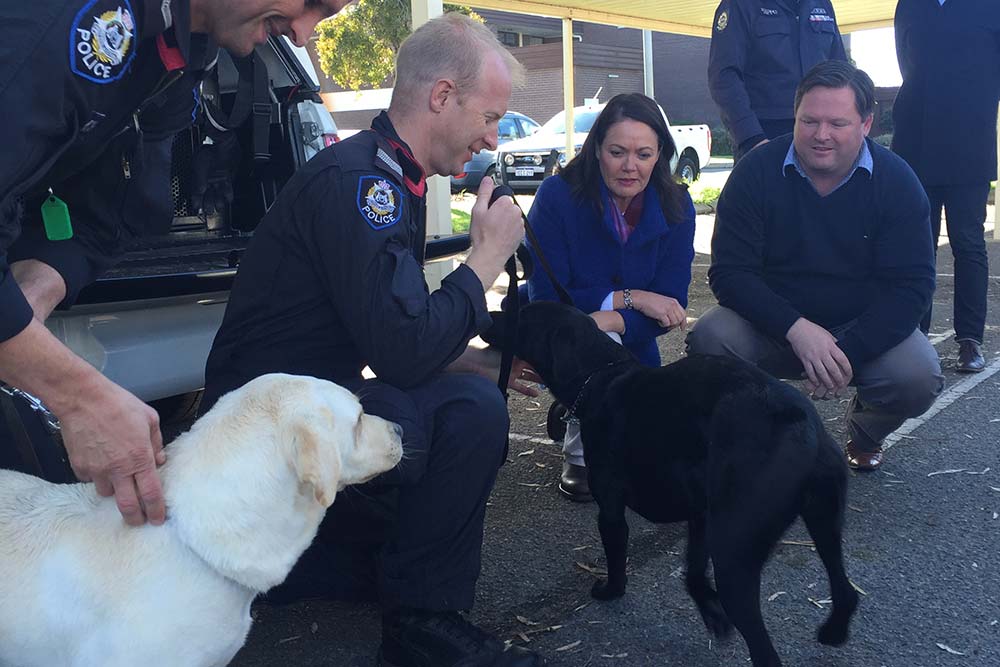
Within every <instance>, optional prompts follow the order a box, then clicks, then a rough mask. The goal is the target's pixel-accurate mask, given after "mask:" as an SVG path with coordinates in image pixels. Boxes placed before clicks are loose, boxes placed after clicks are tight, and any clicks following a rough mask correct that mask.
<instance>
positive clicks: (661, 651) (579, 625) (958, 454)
mask: <svg viewBox="0 0 1000 667" xmlns="http://www.w3.org/2000/svg"><path fill="white" fill-rule="evenodd" d="M994 215H995V214H994ZM710 224H711V216H700V217H699V226H700V227H701V231H700V233H699V238H700V239H701V241H700V242H699V248H698V249H699V254H698V255H697V257H696V258H695V262H694V264H695V266H694V280H693V282H692V286H691V295H690V304H691V305H690V310H689V314H690V315H691V316H692V317H697V316H698V315H700V314H701V313H703V312H704V311H705V310H707V309H708V308H709V307H710V306H711V305H713V304H714V303H715V301H714V298H713V297H712V295H711V292H710V291H709V289H708V285H707V278H706V272H707V267H708V262H709V257H708V256H707V255H706V254H704V253H705V252H707V245H705V243H704V240H705V238H707V237H706V236H704V234H705V227H706V225H707V226H708V236H709V237H710ZM987 238H988V240H989V252H990V258H991V265H992V267H993V269H992V271H991V274H992V275H991V278H990V293H989V298H990V311H989V315H988V318H987V324H988V326H987V332H986V351H987V370H986V371H984V372H983V373H979V374H975V375H960V374H957V373H956V372H955V370H954V368H955V358H956V355H957V345H956V344H955V342H954V334H953V331H952V329H951V320H950V318H951V302H952V299H951V291H952V288H953V284H954V277H953V271H952V261H951V256H950V248H949V247H948V246H947V245H944V246H942V247H941V249H940V252H939V262H938V272H939V277H938V291H937V295H936V297H935V313H934V321H933V326H932V331H931V338H932V340H933V341H934V342H935V344H936V347H937V349H938V351H939V354H940V355H941V358H942V364H943V366H944V369H945V375H946V379H947V387H946V390H945V393H944V394H943V395H942V397H941V399H939V401H938V403H937V404H936V405H935V407H934V408H932V410H931V412H930V413H928V415H927V416H925V418H923V419H920V420H915V421H911V422H908V423H907V424H905V425H904V426H903V428H901V429H900V430H899V431H897V433H896V434H895V435H894V436H892V437H891V438H890V441H889V442H890V444H891V448H890V449H889V451H888V452H887V454H886V461H885V464H884V466H883V468H882V470H881V471H879V472H875V473H868V474H857V473H852V474H851V478H850V487H849V496H848V512H847V525H846V528H845V535H844V547H845V560H846V566H847V571H848V574H849V576H850V578H851V580H852V581H853V582H854V584H855V585H856V586H857V588H858V589H859V590H860V591H862V595H861V604H860V606H859V608H858V612H857V614H856V615H855V617H854V622H853V624H852V626H851V637H850V640H849V642H848V643H847V644H846V645H845V646H843V647H839V648H830V647H825V646H822V645H820V644H818V643H817V642H816V641H815V632H816V630H817V628H818V626H819V625H820V623H821V622H822V621H823V619H824V618H825V617H826V615H827V613H828V610H829V606H830V603H829V586H828V583H827V580H826V575H825V571H824V570H823V568H822V565H821V563H820V561H819V558H818V556H817V554H816V553H815V551H814V550H813V548H812V547H811V545H810V543H809V537H808V535H807V533H806V531H805V529H804V528H803V527H802V525H801V523H796V524H795V525H793V527H792V528H791V529H790V530H789V532H788V534H787V535H785V537H784V538H783V540H782V542H781V543H780V544H779V546H778V547H777V549H776V551H775V553H774V554H773V556H772V558H771V560H770V561H769V564H768V565H767V566H766V568H765V571H764V578H763V584H762V589H761V604H762V607H763V610H764V616H765V622H766V623H767V626H768V628H769V631H770V633H771V636H772V639H773V641H774V643H775V646H776V648H777V651H778V653H779V655H780V656H781V657H782V659H783V661H784V663H785V664H787V665H818V666H834V665H836V666H845V667H846V666H852V667H853V666H867V665H872V666H875V667H878V666H886V667H931V666H937V665H946V666H961V667H972V666H987V665H990V666H993V665H1000V518H998V517H1000V456H998V454H1000V373H998V371H1000V354H998V353H1000V242H998V241H993V235H992V232H988V234H987ZM661 348H662V352H663V356H664V361H665V362H669V361H672V360H674V359H677V358H679V356H680V355H681V352H682V340H681V335H679V334H669V335H667V336H664V337H663V338H662V339H661ZM549 401H550V399H549V398H548V397H547V396H546V397H544V398H542V399H538V400H535V399H528V398H525V397H520V396H513V397H512V399H511V404H510V406H511V418H512V426H511V433H512V442H511V450H510V455H509V457H508V461H507V463H506V465H504V466H503V468H502V469H501V471H500V475H499V479H498V481H497V485H496V487H495V490H494V492H493V495H492V497H491V500H490V504H489V507H488V510H487V525H486V532H485V539H484V551H483V569H482V575H481V578H480V582H479V588H478V593H477V601H476V605H475V608H474V609H473V610H472V611H471V613H470V616H471V618H472V620H474V621H475V622H477V623H479V624H481V625H483V626H484V627H486V628H487V629H489V630H491V631H493V632H496V633H497V634H498V635H499V636H501V637H503V638H504V639H507V640H510V641H512V642H514V643H518V644H522V645H527V646H530V647H532V648H533V649H535V650H537V651H539V652H540V653H542V654H543V655H545V656H546V657H547V658H548V660H549V664H550V665H552V666H553V667H588V666H591V665H594V666H598V665H608V666H621V667H626V666H628V667H632V666H637V667H638V666H645V665H681V666H685V667H687V666H690V667H700V666H714V665H727V666H728V665H747V664H749V662H748V660H749V658H748V653H747V650H746V646H745V644H744V643H743V641H742V639H741V638H740V636H739V635H738V634H737V633H734V635H733V636H732V637H731V638H729V639H727V640H723V641H717V640H714V639H712V638H711V637H710V635H709V634H708V633H707V632H706V630H705V628H704V626H703V625H702V623H701V620H700V618H699V616H698V614H697V612H696V610H695V608H694V605H693V603H692V602H691V600H690V599H689V597H688V596H687V594H686V592H685V590H684V583H683V571H684V570H683V563H684V559H683V551H684V547H685V539H684V534H685V532H684V526H683V525H667V526H656V525H653V524H650V523H648V522H646V521H645V520H643V519H642V518H640V517H638V516H636V515H634V514H630V519H629V522H630V526H631V535H632V538H631V543H630V551H629V554H630V558H629V585H628V590H627V592H626V594H625V596H624V597H623V598H621V599H619V600H616V601H612V602H608V603H600V602H597V601H594V600H591V598H590V596H589V590H590V586H591V584H592V583H593V581H594V578H595V577H596V576H599V574H600V573H601V572H602V568H603V567H604V554H603V550H602V549H601V546H600V537H599V535H598V532H597V525H596V506H595V505H593V504H592V503H591V504H577V503H573V502H571V501H569V500H566V499H565V498H563V497H561V496H560V495H559V493H558V492H557V490H556V484H557V481H558V476H559V469H560V464H561V456H560V453H559V452H560V449H559V446H558V445H556V444H555V443H552V442H551V441H550V440H548V439H547V438H546V437H545V427H544V422H545V414H546V410H547V408H548V405H549ZM846 401H847V397H845V398H842V399H841V400H839V401H825V402H820V403H818V407H819V409H820V412H821V414H822V415H823V417H824V419H825V420H826V421H827V426H828V428H829V430H830V432H831V434H832V435H833V436H834V438H835V439H837V440H838V442H841V443H842V442H843V441H844V440H845V429H844V420H843V413H844V409H845V408H846ZM670 431H671V427H670V424H669V423H664V424H663V429H662V432H661V433H651V434H650V437H662V438H664V439H669V437H670ZM253 615H254V617H255V623H254V627H253V629H252V630H251V633H250V637H249V639H248V642H247V644H246V646H245V647H244V648H243V650H242V651H241V652H240V653H239V654H238V656H237V658H236V660H235V661H234V662H233V665H235V666H237V667H264V666H267V667H270V666H275V665H282V666H284V665H295V666H300V665H301V666H303V667H305V666H317V667H318V666H321V665H322V666H335V667H362V666H364V667H369V666H371V665H374V664H375V659H374V656H375V654H376V651H377V648H378V642H379V634H380V626H379V614H378V610H377V608H376V607H374V606H373V605H364V604H362V605H354V604H347V603H341V602H333V601H309V602H299V603H294V604H291V605H287V606H282V607H271V606H268V605H265V604H255V606H254V608H253Z"/></svg>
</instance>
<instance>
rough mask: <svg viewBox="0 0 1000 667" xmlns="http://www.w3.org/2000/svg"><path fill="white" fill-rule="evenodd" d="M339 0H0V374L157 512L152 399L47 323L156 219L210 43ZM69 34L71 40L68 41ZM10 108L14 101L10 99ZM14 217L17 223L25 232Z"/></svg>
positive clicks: (241, 36) (165, 216)
mask: <svg viewBox="0 0 1000 667" xmlns="http://www.w3.org/2000/svg"><path fill="white" fill-rule="evenodd" d="M345 4H347V3H346V0H323V2H322V3H309V4H307V3H304V2H303V0H247V1H245V2H243V1H239V0H162V1H161V0H52V1H50V2H44V3H17V2H6V1H5V2H3V3H0V24H2V25H3V26H4V38H3V40H0V102H2V104H3V107H4V108H5V109H8V110H11V111H12V113H8V114H7V115H6V117H5V118H4V120H3V122H2V123H0V146H2V150H0V380H2V381H3V382H6V383H8V384H11V385H13V386H16V387H18V388H20V389H23V390H24V391H27V392H29V393H31V394H33V395H35V396H37V397H38V398H40V399H41V400H42V401H43V402H44V403H45V405H46V406H47V407H48V408H49V409H50V410H52V412H53V413H54V414H55V415H56V417H58V418H59V421H60V423H61V426H62V437H63V442H64V443H65V446H66V451H67V453H68V454H69V459H70V463H71V465H72V466H73V470H74V472H75V473H76V474H77V476H78V477H79V478H80V479H81V480H85V481H93V482H94V483H95V484H96V486H97V491H98V493H100V494H101V495H104V496H110V495H112V494H114V496H115V500H116V502H117V504H118V508H119V510H120V511H121V513H122V515H123V516H124V518H125V520H126V521H127V522H128V523H130V524H133V525H136V524H141V523H143V521H144V520H145V519H147V518H148V519H149V520H150V521H151V522H152V523H155V524H159V523H162V522H163V520H164V516H165V508H164V502H163V493H162V489H161V486H160V480H159V476H158V474H157V472H156V464H158V463H162V462H163V460H164V459H163V453H162V451H161V449H162V440H161V435H160V429H159V423H158V418H157V415H156V412H155V411H154V410H153V409H152V408H150V407H149V406H147V405H146V404H144V403H143V402H142V401H140V400H139V399H138V398H136V397H135V396H133V395H132V394H130V393H129V392H127V391H125V390H124V389H122V388H121V387H119V386H117V385H115V384H114V383H113V382H111V381H110V380H108V379H107V378H105V377H104V376H103V375H101V373H100V372H99V371H97V370H96V369H94V368H93V367H92V366H90V365H89V364H88V363H87V362H85V361H84V360H82V359H80V358H79V357H77V356H76V355H75V354H73V353H72V352H71V351H70V350H69V349H68V348H66V347H65V346H64V345H63V344H62V343H61V342H59V340H58V339H56V338H55V337H54V336H53V335H52V334H51V333H50V332H49V331H48V329H46V328H45V325H44V324H43V322H44V321H45V319H46V317H48V315H49V313H50V312H51V311H52V309H53V308H55V307H57V306H62V307H69V306H71V305H72V303H73V301H74V299H75V298H76V296H77V294H78V293H79V291H80V289H81V288H82V287H84V286H85V285H86V284H87V283H89V282H92V281H93V280H95V279H96V278H97V277H98V276H99V275H100V274H101V273H102V272H103V271H104V270H106V269H107V268H108V267H109V266H111V265H112V264H113V263H114V261H115V259H116V256H117V255H118V254H119V253H120V251H121V245H122V242H123V240H125V239H127V238H129V237H130V236H132V235H135V234H138V233H140V232H141V231H142V229H143V227H144V225H145V224H147V223H148V221H149V220H151V219H152V220H154V221H155V222H154V224H157V225H163V226H165V225H169V220H170V219H171V218H172V203H171V199H170V190H169V175H170V141H171V138H172V136H173V133H174V132H176V131H178V130H180V129H182V128H183V127H186V126H187V125H189V124H190V123H191V120H192V114H193V112H194V108H195V104H196V97H195V92H194V87H195V85H196V84H197V82H198V81H199V80H200V78H201V76H202V74H203V71H204V69H205V68H206V67H207V66H209V65H210V63H211V62H212V61H213V60H214V58H215V52H216V46H215V44H218V45H220V46H223V47H226V48H228V49H230V50H231V51H233V52H234V53H236V54H248V53H250V51H251V50H252V49H253V47H254V45H255V44H259V43H263V42H264V41H265V40H266V39H267V36H268V34H284V35H288V36H289V37H291V38H292V39H293V40H294V41H295V42H296V43H298V44H304V43H305V41H306V40H307V39H308V38H309V35H310V34H312V31H313V28H314V27H315V25H316V23H317V22H318V21H319V20H321V19H322V18H324V17H326V16H329V15H332V14H334V13H336V12H337V11H338V10H339V9H340V8H341V7H343V6H344V5H345ZM67 45H68V47H69V48H67ZM14 110H16V112H14ZM22 230H23V233H22Z"/></svg>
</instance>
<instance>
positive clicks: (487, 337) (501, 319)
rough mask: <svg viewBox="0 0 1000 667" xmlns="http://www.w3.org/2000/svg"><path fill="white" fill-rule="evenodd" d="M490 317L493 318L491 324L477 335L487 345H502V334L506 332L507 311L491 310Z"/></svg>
mask: <svg viewBox="0 0 1000 667" xmlns="http://www.w3.org/2000/svg"><path fill="white" fill-rule="evenodd" d="M490 317H491V318H493V325H492V326H491V327H490V328H489V329H487V330H486V331H484V332H483V333H481V334H479V337H480V338H482V339H483V340H484V341H485V342H486V343H487V344H489V345H493V346H495V347H498V348H499V347H503V341H504V336H505V334H506V332H507V313H504V312H502V311H499V310H491V311H490Z"/></svg>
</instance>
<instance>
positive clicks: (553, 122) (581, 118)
mask: <svg viewBox="0 0 1000 667" xmlns="http://www.w3.org/2000/svg"><path fill="white" fill-rule="evenodd" d="M600 113H601V110H600V109H587V110H582V111H577V112H576V113H575V114H574V116H573V131H574V132H590V128H592V127H593V126H594V123H595V122H596V121H597V116H598V115H600ZM542 129H543V130H544V131H545V132H546V133H548V134H565V133H566V114H565V112H563V111H560V112H559V113H557V114H556V115H555V116H553V117H552V118H550V119H549V120H548V121H547V122H546V123H545V125H542Z"/></svg>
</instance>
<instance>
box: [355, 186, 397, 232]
mask: <svg viewBox="0 0 1000 667" xmlns="http://www.w3.org/2000/svg"><path fill="white" fill-rule="evenodd" d="M358 213H360V214H361V216H362V217H363V218H364V219H365V221H366V222H367V223H368V225H369V226H370V227H371V228H372V229H385V228H386V227H392V226H393V225H394V224H396V223H397V222H399V219H400V217H402V215H403V193H402V191H401V190H400V189H399V186H398V185H396V184H395V183H393V182H392V181H391V180H389V179H388V178H385V177H384V176H362V177H361V178H360V179H359V180H358Z"/></svg>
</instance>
